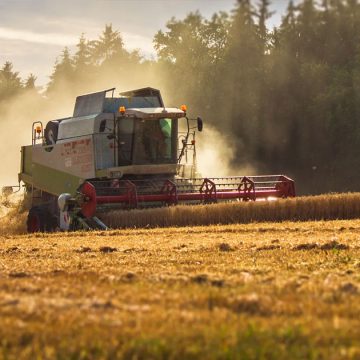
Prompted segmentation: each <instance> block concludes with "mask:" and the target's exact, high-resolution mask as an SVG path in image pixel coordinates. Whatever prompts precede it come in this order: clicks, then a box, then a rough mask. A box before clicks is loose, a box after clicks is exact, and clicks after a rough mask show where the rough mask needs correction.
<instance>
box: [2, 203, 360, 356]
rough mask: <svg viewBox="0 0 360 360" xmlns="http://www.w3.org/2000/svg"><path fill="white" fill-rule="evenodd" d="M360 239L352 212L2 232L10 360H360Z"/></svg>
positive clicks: (6, 350)
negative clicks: (242, 221)
mask: <svg viewBox="0 0 360 360" xmlns="http://www.w3.org/2000/svg"><path fill="white" fill-rule="evenodd" d="M169 210H170V209H169ZM359 234H360V220H346V221H318V222H297V223H294V222H283V223H258V224H248V225H226V226H223V225H222V226H206V227H186V228H181V227H180V228H164V229H132V230H131V229H129V230H114V231H109V232H92V233H83V232H79V233H62V234H61V233H60V234H34V235H31V236H29V235H0V359H33V358H37V359H114V358H124V359H166V358H172V359H204V358H206V359H236V358H238V359H330V360H331V359H334V360H335V359H336V360H337V359H359V358H360V305H359V304H360V301H359V300H360V275H359V273H360V260H359V259H360V235H359Z"/></svg>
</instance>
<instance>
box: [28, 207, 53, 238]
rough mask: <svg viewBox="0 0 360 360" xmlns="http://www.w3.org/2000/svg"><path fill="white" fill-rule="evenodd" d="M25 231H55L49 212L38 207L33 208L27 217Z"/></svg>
mask: <svg viewBox="0 0 360 360" xmlns="http://www.w3.org/2000/svg"><path fill="white" fill-rule="evenodd" d="M26 225H27V231H28V232H29V233H35V232H52V231H54V230H55V226H54V225H55V224H54V220H53V218H52V216H51V214H50V212H49V211H48V210H47V209H45V208H42V207H40V206H33V207H32V208H31V209H30V211H29V214H28V217H27V222H26Z"/></svg>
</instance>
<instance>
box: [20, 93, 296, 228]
mask: <svg viewBox="0 0 360 360" xmlns="http://www.w3.org/2000/svg"><path fill="white" fill-rule="evenodd" d="M114 91H115V89H114V88H112V89H109V90H105V91H100V92H97V93H92V94H88V95H82V96H78V97H77V98H76V103H75V108H74V113H73V116H71V117H68V118H63V119H58V120H52V121H49V122H48V123H47V124H46V126H45V127H44V126H43V124H42V123H41V122H36V123H34V124H33V127H32V144H31V145H29V146H23V147H22V149H21V171H20V174H19V182H20V181H22V182H23V183H24V184H25V189H26V195H27V196H28V197H29V198H30V200H31V204H32V205H31V209H30V211H29V215H28V221H27V227H28V231H29V232H35V231H54V230H56V229H62V230H77V229H106V228H107V227H106V225H105V224H104V223H103V222H102V221H101V214H102V213H104V212H108V211H111V210H113V209H131V208H137V207H142V208H143V207H154V206H163V205H172V204H177V203H181V202H187V203H188V202H190V203H196V202H203V203H204V202H216V201H218V200H231V199H235V200H238V201H239V200H255V199H258V198H268V197H271V196H275V197H287V196H294V195H295V190H294V183H293V181H292V180H291V179H288V178H287V177H285V176H282V175H281V176H278V175H277V176H267V177H242V176H235V177H228V178H216V179H209V178H206V179H202V178H200V177H199V176H198V175H197V172H196V139H195V133H196V130H198V131H201V130H202V128H203V121H202V120H201V119H200V118H197V119H189V118H188V117H187V114H186V113H187V109H186V106H185V105H183V106H181V108H180V109H179V108H168V107H165V105H164V103H163V100H162V97H161V94H160V91H159V90H156V89H153V88H143V89H137V90H133V91H128V92H122V93H120V96H119V97H114ZM180 121H182V122H183V123H184V128H185V131H179V122H180Z"/></svg>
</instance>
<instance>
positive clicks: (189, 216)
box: [101, 193, 360, 229]
mask: <svg viewBox="0 0 360 360" xmlns="http://www.w3.org/2000/svg"><path fill="white" fill-rule="evenodd" d="M359 217H360V194H359V193H349V194H328V195H319V196H308V197H298V198H293V199H285V200H283V199H281V200H278V201H258V202H232V203H219V204H212V205H193V206H189V205H182V206H174V207H165V208H158V209H148V210H132V211H113V212H111V213H108V214H103V215H102V216H101V218H102V219H103V221H104V222H105V224H107V225H108V226H110V227H111V228H113V229H116V228H131V227H169V226H189V225H191V226H198V225H213V224H224V225H226V224H239V223H243V224H246V223H251V222H261V221H287V220H292V221H308V220H335V219H356V218H359Z"/></svg>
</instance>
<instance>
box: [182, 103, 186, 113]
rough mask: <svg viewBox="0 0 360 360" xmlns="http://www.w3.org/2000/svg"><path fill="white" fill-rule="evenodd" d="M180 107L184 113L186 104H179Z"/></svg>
mask: <svg viewBox="0 0 360 360" xmlns="http://www.w3.org/2000/svg"><path fill="white" fill-rule="evenodd" d="M180 109H181V110H182V111H183V112H185V113H186V110H187V107H186V105H181V106H180Z"/></svg>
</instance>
